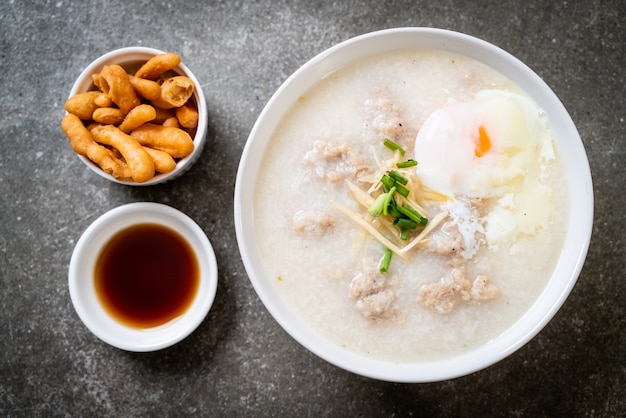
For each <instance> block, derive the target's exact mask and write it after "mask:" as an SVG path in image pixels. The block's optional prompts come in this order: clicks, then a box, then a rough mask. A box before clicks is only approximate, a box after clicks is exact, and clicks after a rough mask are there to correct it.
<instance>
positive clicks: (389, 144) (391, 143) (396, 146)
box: [383, 138, 405, 155]
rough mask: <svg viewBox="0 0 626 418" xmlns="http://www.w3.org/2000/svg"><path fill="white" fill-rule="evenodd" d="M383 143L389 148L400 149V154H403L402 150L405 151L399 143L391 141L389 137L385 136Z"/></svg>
mask: <svg viewBox="0 0 626 418" xmlns="http://www.w3.org/2000/svg"><path fill="white" fill-rule="evenodd" d="M383 144H384V145H385V146H386V147H387V148H389V149H390V150H392V151H400V155H404V152H405V151H404V149H403V148H402V147H401V146H400V145H398V144H396V143H395V142H393V141H392V140H391V139H389V138H385V141H384V142H383Z"/></svg>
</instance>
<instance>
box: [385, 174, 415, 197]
mask: <svg viewBox="0 0 626 418" xmlns="http://www.w3.org/2000/svg"><path fill="white" fill-rule="evenodd" d="M380 182H381V183H382V184H383V190H385V187H387V188H388V189H391V188H392V187H395V188H396V192H398V193H399V194H401V195H402V196H404V197H407V196H408V195H409V189H407V188H406V187H404V186H403V185H402V184H400V183H398V182H397V181H396V180H394V179H392V178H391V177H389V176H388V175H387V174H384V175H383V176H382V177H381V179H380Z"/></svg>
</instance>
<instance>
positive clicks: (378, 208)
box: [367, 193, 388, 218]
mask: <svg viewBox="0 0 626 418" xmlns="http://www.w3.org/2000/svg"><path fill="white" fill-rule="evenodd" d="M387 194H388V193H381V194H380V195H378V197H377V198H376V200H374V203H372V204H371V205H370V207H369V208H368V209H367V213H369V214H370V215H372V216H373V217H375V218H377V217H379V216H380V215H381V214H382V213H383V210H384V209H385V206H384V205H385V201H386V200H387Z"/></svg>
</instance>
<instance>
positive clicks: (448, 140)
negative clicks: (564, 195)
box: [415, 90, 555, 257]
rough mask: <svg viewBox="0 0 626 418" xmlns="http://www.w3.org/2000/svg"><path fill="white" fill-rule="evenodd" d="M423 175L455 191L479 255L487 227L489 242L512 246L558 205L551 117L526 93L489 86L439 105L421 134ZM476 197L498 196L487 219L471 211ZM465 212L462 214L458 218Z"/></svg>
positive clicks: (456, 207)
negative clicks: (553, 190)
mask: <svg viewBox="0 0 626 418" xmlns="http://www.w3.org/2000/svg"><path fill="white" fill-rule="evenodd" d="M415 158H416V160H417V161H418V162H419V165H418V166H417V168H416V170H417V174H418V176H419V177H420V180H421V181H422V183H424V184H425V185H426V186H428V187H430V188H431V189H433V190H435V191H438V192H440V193H443V194H445V195H448V196H449V197H450V198H451V199H452V200H451V203H450V204H449V205H448V207H446V209H447V210H448V211H449V212H450V214H451V216H452V217H453V219H455V220H456V223H457V225H458V226H459V230H460V232H461V233H462V235H463V237H464V238H465V240H466V247H467V249H468V250H467V252H468V254H467V255H465V254H464V256H467V257H471V255H472V254H473V251H474V250H475V248H476V246H477V245H478V244H479V243H478V242H477V241H476V239H475V233H476V232H481V233H482V234H483V235H484V237H485V239H486V241H487V243H488V245H489V247H490V248H492V249H494V250H497V249H498V248H499V247H500V246H501V245H502V244H504V246H505V247H506V248H510V245H511V244H512V243H513V242H514V239H515V237H516V236H518V234H534V233H535V232H536V231H537V230H538V228H541V227H545V226H547V223H548V222H549V219H550V216H551V214H552V213H553V203H552V202H551V199H550V196H549V195H548V190H549V189H548V188H546V187H545V186H544V185H543V178H542V177H543V170H544V167H545V164H544V163H545V162H547V161H548V160H551V159H554V158H555V156H554V149H553V147H552V136H551V132H550V129H549V126H548V123H547V120H546V117H545V116H544V115H543V113H542V112H541V111H540V109H539V108H538V107H537V106H536V105H535V104H534V103H533V102H532V101H531V100H530V99H528V98H526V97H524V96H521V95H519V94H515V93H511V92H507V91H499V90H483V91H480V92H478V93H477V94H476V97H475V99H474V100H473V101H472V102H465V103H455V104H452V105H449V106H447V107H444V108H441V109H439V110H436V111H435V112H434V113H432V114H431V115H430V116H429V117H428V119H427V120H426V122H425V123H424V125H423V126H422V127H421V129H420V130H419V132H418V134H417V137H416V139H415ZM468 198H469V199H475V198H481V199H489V198H495V199H494V201H495V203H494V204H493V205H489V207H490V209H489V211H488V212H487V213H483V216H482V217H481V218H480V219H476V218H473V217H468V216H464V215H463V214H464V213H469V212H468V210H467V208H464V207H465V206H466V205H468V204H469V203H468V202H469V200H468ZM456 218H459V219H456Z"/></svg>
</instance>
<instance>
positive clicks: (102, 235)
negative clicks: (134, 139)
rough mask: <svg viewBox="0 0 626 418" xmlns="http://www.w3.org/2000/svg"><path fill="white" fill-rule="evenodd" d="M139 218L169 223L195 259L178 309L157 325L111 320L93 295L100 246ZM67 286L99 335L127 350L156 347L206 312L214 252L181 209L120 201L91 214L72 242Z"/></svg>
mask: <svg viewBox="0 0 626 418" xmlns="http://www.w3.org/2000/svg"><path fill="white" fill-rule="evenodd" d="M144 223H154V224H160V225H163V226H165V227H169V228H170V229H172V230H174V231H176V232H178V233H179V234H180V235H181V236H182V237H183V238H184V239H185V240H186V241H187V242H188V243H189V245H190V247H191V248H192V250H193V252H194V253H195V255H196V258H197V260H198V266H199V276H200V283H199V288H198V291H197V293H196V296H195V299H194V300H193V302H192V303H191V306H190V307H189V308H188V309H187V311H186V312H185V313H184V314H183V315H181V316H180V317H178V318H176V319H173V320H171V321H169V322H167V323H166V324H163V325H161V326H158V327H154V328H146V329H137V328H131V327H128V326H125V325H123V324H122V323H120V322H117V321H116V320H115V319H113V318H112V317H111V316H110V315H109V314H108V313H107V312H106V311H105V309H104V308H103V306H102V305H101V304H100V302H99V300H98V296H97V295H96V291H95V284H94V269H95V265H96V261H97V259H98V256H99V255H100V251H101V249H102V247H103V246H104V245H105V244H106V243H107V242H108V241H109V240H110V238H111V237H112V236H113V235H115V234H116V233H117V232H119V231H121V230H123V229H126V228H128V227H130V226H132V225H136V224H144ZM69 290H70V297H71V299H72V303H73V305H74V309H75V310H76V313H77V314H78V316H79V317H80V319H81V320H82V321H83V323H84V324H85V325H86V326H87V328H89V330H90V331H91V332H93V333H94V334H95V335H96V336H97V337H98V338H100V339H101V340H102V341H104V342H106V343H108V344H110V345H112V346H114V347H117V348H120V349H123V350H127V351H137V352H145V351H155V350H159V349H162V348H165V347H169V346H171V345H173V344H175V343H177V342H179V341H181V340H182V339H183V338H185V337H187V336H188V335H189V334H191V332H193V331H194V330H195V329H196V328H197V327H198V325H200V323H201V322H202V320H203V319H204V318H205V317H206V315H207V313H208V312H209V310H210V308H211V305H212V304H213V299H214V298H215V293H216V291H217V263H216V260H215V253H214V252H213V247H212V246H211V243H210V242H209V239H208V238H207V236H206V235H205V233H204V232H203V231H202V229H201V228H200V226H198V224H196V223H195V222H194V221H193V220H192V219H191V218H189V217H188V216H187V215H185V214H183V213H182V212H180V211H178V210H176V209H174V208H172V207H170V206H166V205H162V204H159V203H149V202H141V203H130V204H126V205H123V206H119V207H117V208H115V209H112V210H110V211H109V212H107V213H105V214H104V215H102V216H100V217H99V218H98V219H96V221H94V222H93V223H92V224H91V225H90V226H89V227H88V228H87V230H85V232H84V233H83V235H82V236H81V237H80V239H79V240H78V242H77V243H76V247H75V248H74V252H73V254H72V258H71V260H70V265H69Z"/></svg>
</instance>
